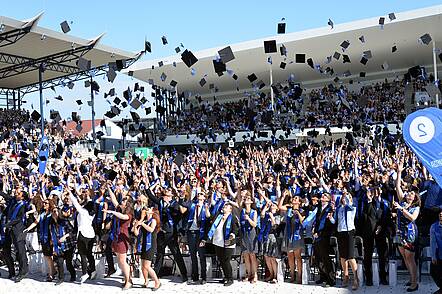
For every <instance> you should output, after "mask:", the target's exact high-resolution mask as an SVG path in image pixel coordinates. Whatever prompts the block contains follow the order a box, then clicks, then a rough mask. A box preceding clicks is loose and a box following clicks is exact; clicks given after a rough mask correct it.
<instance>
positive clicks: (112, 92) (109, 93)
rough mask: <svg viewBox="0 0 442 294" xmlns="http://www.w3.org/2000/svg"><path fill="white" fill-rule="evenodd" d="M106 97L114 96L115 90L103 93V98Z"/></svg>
mask: <svg viewBox="0 0 442 294" xmlns="http://www.w3.org/2000/svg"><path fill="white" fill-rule="evenodd" d="M107 96H111V97H113V96H115V88H112V89H110V90H109V92H108V93H104V98H107Z"/></svg>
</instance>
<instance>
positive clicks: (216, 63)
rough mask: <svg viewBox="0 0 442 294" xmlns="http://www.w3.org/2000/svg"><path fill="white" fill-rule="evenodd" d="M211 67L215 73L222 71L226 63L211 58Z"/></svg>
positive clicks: (224, 69)
mask: <svg viewBox="0 0 442 294" xmlns="http://www.w3.org/2000/svg"><path fill="white" fill-rule="evenodd" d="M213 68H214V69H215V72H216V73H222V72H224V71H226V64H225V63H224V62H222V61H221V60H213Z"/></svg>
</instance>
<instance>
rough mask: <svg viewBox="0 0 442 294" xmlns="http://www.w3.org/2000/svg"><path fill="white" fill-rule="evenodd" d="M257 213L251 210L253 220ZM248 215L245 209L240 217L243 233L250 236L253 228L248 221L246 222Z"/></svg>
mask: <svg viewBox="0 0 442 294" xmlns="http://www.w3.org/2000/svg"><path fill="white" fill-rule="evenodd" d="M255 213H256V211H255V210H253V209H251V210H250V218H251V219H253V217H254V215H255ZM245 215H246V209H245V208H243V209H242V210H241V216H240V223H241V231H242V233H243V234H246V233H247V234H248V233H250V231H252V229H253V227H252V226H251V225H250V223H249V222H248V221H246V218H245Z"/></svg>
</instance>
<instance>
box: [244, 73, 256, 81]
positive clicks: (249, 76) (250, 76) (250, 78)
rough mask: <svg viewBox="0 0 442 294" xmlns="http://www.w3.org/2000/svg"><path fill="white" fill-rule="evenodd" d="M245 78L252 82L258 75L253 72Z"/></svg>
mask: <svg viewBox="0 0 442 294" xmlns="http://www.w3.org/2000/svg"><path fill="white" fill-rule="evenodd" d="M247 79H248V80H249V82H251V83H253V82H254V81H256V80H257V79H258V77H257V76H256V75H255V74H254V73H252V74H250V75H248V76H247Z"/></svg>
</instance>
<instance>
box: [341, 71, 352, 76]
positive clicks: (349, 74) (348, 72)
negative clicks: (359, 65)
mask: <svg viewBox="0 0 442 294" xmlns="http://www.w3.org/2000/svg"><path fill="white" fill-rule="evenodd" d="M343 76H344V77H349V76H351V72H350V71H349V70H347V71H345V72H344V73H343Z"/></svg>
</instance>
